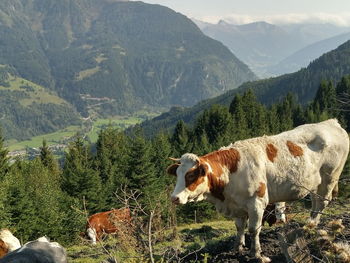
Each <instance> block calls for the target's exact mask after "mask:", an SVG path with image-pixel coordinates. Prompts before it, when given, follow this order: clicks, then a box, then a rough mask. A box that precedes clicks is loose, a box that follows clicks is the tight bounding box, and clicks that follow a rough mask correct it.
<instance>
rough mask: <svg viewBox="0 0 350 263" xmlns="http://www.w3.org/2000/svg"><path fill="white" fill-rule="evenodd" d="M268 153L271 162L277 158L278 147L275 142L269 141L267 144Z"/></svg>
mask: <svg viewBox="0 0 350 263" xmlns="http://www.w3.org/2000/svg"><path fill="white" fill-rule="evenodd" d="M266 154H267V158H268V159H269V160H270V161H271V162H273V161H274V159H275V158H276V156H277V148H276V147H275V146H274V145H273V144H271V143H269V144H268V145H267V146H266Z"/></svg>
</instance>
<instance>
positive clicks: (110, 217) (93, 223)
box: [86, 208, 131, 245]
mask: <svg viewBox="0 0 350 263" xmlns="http://www.w3.org/2000/svg"><path fill="white" fill-rule="evenodd" d="M130 225H131V215H130V209H129V208H120V209H113V210H110V211H106V212H101V213H97V214H94V215H91V216H90V217H89V218H88V222H87V223H86V234H87V236H88V237H89V238H90V240H91V241H92V244H94V245H95V244H96V241H97V240H100V238H101V236H102V235H103V234H110V233H117V232H118V231H123V230H125V229H126V228H127V227H128V226H129V227H130Z"/></svg>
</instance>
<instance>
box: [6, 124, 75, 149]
mask: <svg viewBox="0 0 350 263" xmlns="http://www.w3.org/2000/svg"><path fill="white" fill-rule="evenodd" d="M79 130H80V126H69V127H67V128H65V129H63V130H60V131H57V132H53V133H48V134H43V135H39V136H36V137H33V138H31V139H30V140H26V141H21V142H15V141H13V140H11V141H8V142H6V144H7V146H8V149H9V151H16V150H23V149H26V148H27V147H30V148H35V147H40V146H41V145H42V142H43V140H44V139H45V140H46V142H47V144H48V145H52V144H59V143H62V141H63V140H64V139H66V138H69V137H72V136H73V135H75V134H76V133H77V132H79Z"/></svg>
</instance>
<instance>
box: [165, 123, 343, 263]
mask: <svg viewBox="0 0 350 263" xmlns="http://www.w3.org/2000/svg"><path fill="white" fill-rule="evenodd" d="M348 153H349V137H348V134H347V133H346V131H345V130H344V129H342V128H341V126H340V125H339V123H338V121H337V120H335V119H331V120H327V121H323V122H320V123H316V124H305V125H301V126H299V127H297V128H295V129H293V130H291V131H286V132H283V133H281V134H278V135H275V136H263V137H258V138H252V139H248V140H242V141H237V142H236V143H234V144H231V145H229V146H228V147H223V148H221V149H220V150H218V151H215V152H212V153H209V154H207V155H204V156H201V157H199V156H197V155H195V154H192V153H186V154H184V155H182V157H181V159H177V160H176V163H174V164H173V165H171V166H169V167H168V173H169V174H173V175H176V176H177V181H176V186H175V190H174V192H173V193H172V195H171V200H172V202H173V203H174V204H186V203H187V202H191V201H200V200H203V199H207V200H208V201H210V202H212V203H213V204H215V206H216V208H217V210H218V211H219V212H222V213H224V214H225V215H227V216H230V217H232V218H235V223H236V227H237V239H236V242H235V246H234V247H235V249H236V250H237V251H238V252H242V250H243V246H244V245H245V241H244V229H245V226H246V224H247V219H248V218H249V223H248V230H249V232H250V234H251V236H252V239H251V240H252V244H251V251H250V253H251V256H253V257H255V258H258V259H260V261H263V262H269V261H270V259H269V258H267V257H263V256H262V255H261V247H260V241H259V233H260V229H261V225H262V217H263V213H264V209H265V207H266V206H267V205H268V204H269V203H277V202H286V201H293V200H298V199H301V198H303V197H305V196H306V195H307V194H309V193H310V195H311V198H312V210H311V215H310V219H309V224H310V225H314V226H315V225H317V224H318V223H319V219H320V214H321V213H322V211H323V209H324V208H325V207H326V206H327V205H328V203H329V201H330V200H331V199H332V191H333V189H334V188H335V187H337V186H336V185H337V183H338V180H339V176H340V174H341V172H342V170H343V167H344V164H345V161H346V159H347V155H348ZM174 160H175V159H174Z"/></svg>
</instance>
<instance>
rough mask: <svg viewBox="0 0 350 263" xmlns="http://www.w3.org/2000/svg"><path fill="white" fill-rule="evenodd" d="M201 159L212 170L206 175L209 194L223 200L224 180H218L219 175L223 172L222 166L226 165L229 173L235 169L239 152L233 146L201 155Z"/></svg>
mask: <svg viewBox="0 0 350 263" xmlns="http://www.w3.org/2000/svg"><path fill="white" fill-rule="evenodd" d="M202 159H203V160H204V161H206V162H207V163H208V164H209V165H210V167H211V169H212V171H213V172H212V173H209V174H208V175H207V177H208V186H209V190H210V192H211V194H212V195H213V196H214V197H216V198H218V199H219V200H221V201H224V200H225V196H224V189H225V182H224V181H223V180H220V176H221V175H222V174H223V173H224V170H223V169H224V167H226V168H227V169H228V170H229V171H230V173H234V172H236V171H237V169H238V162H239V160H240V155H239V152H238V151H237V150H236V149H233V148H231V149H225V150H219V151H215V152H212V153H209V154H207V155H205V156H203V157H202Z"/></svg>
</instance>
